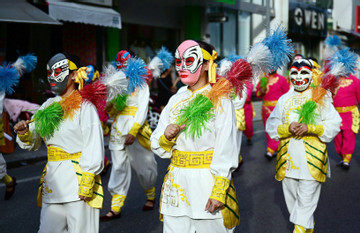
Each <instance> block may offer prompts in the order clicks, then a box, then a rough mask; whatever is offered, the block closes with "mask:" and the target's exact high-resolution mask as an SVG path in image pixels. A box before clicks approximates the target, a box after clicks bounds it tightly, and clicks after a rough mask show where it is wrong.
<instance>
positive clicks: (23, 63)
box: [12, 53, 37, 76]
mask: <svg viewBox="0 0 360 233" xmlns="http://www.w3.org/2000/svg"><path fill="white" fill-rule="evenodd" d="M36 64H37V57H36V56H35V55H34V54H32V53H28V54H27V55H25V56H20V57H19V58H18V59H17V60H16V61H15V62H14V63H13V64H12V65H13V66H14V67H15V69H16V70H17V71H18V72H19V75H20V76H22V75H23V74H24V73H29V72H31V71H33V70H34V69H35V67H36Z"/></svg>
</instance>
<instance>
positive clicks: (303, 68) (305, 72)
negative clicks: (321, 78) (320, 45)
mask: <svg viewBox="0 0 360 233" xmlns="http://www.w3.org/2000/svg"><path fill="white" fill-rule="evenodd" d="M311 77H312V65H311V62H310V61H309V60H307V59H298V60H296V61H295V62H294V63H293V64H292V65H291V69H290V81H291V83H292V84H293V86H294V89H295V90H296V91H300V92H301V91H304V90H306V89H307V88H308V87H309V85H310V83H311Z"/></svg>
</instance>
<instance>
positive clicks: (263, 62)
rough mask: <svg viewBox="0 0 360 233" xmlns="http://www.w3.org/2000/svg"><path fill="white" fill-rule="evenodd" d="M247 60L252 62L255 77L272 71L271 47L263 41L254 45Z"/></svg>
mask: <svg viewBox="0 0 360 233" xmlns="http://www.w3.org/2000/svg"><path fill="white" fill-rule="evenodd" d="M246 61H247V62H249V63H250V65H251V68H252V71H253V75H254V77H255V78H257V77H259V76H262V75H263V73H269V72H271V67H272V61H273V59H272V54H271V52H270V50H269V48H268V47H267V46H265V45H264V44H262V43H256V44H254V45H253V46H252V48H251V49H250V51H249V53H248V54H247V56H246Z"/></svg>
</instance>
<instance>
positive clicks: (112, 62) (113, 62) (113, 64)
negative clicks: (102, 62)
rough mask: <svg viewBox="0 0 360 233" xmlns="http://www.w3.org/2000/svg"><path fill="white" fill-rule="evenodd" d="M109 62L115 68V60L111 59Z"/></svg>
mask: <svg viewBox="0 0 360 233" xmlns="http://www.w3.org/2000/svg"><path fill="white" fill-rule="evenodd" d="M110 64H111V65H112V66H113V67H114V68H115V69H117V66H116V61H111V62H110Z"/></svg>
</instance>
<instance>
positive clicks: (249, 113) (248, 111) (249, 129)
mask: <svg viewBox="0 0 360 233" xmlns="http://www.w3.org/2000/svg"><path fill="white" fill-rule="evenodd" d="M253 88H254V84H253V83H249V84H248V85H247V97H246V101H245V104H244V113H245V130H244V134H245V136H246V137H247V138H252V137H253V136H254V129H253V111H254V109H253V106H252V104H251V96H252V90H253Z"/></svg>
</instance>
